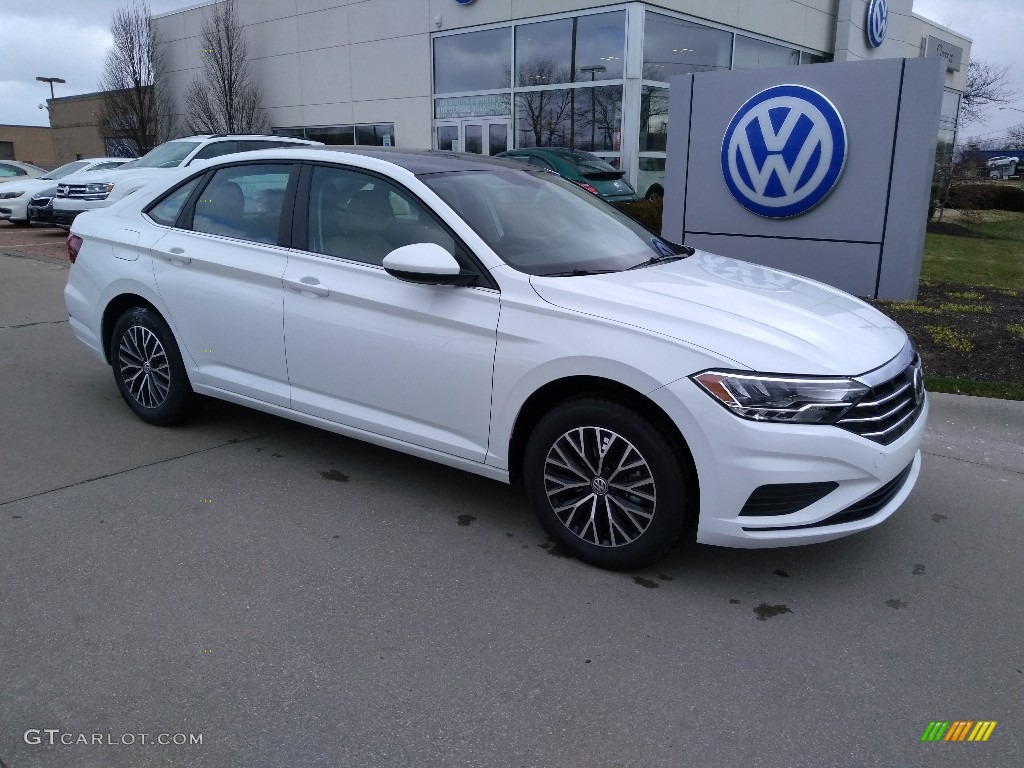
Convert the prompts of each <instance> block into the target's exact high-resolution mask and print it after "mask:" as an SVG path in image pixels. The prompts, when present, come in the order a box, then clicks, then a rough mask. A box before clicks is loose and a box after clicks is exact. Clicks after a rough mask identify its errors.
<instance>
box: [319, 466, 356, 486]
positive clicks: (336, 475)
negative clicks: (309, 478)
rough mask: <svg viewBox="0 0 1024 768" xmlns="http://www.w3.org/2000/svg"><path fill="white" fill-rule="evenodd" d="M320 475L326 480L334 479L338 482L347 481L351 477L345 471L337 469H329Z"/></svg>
mask: <svg viewBox="0 0 1024 768" xmlns="http://www.w3.org/2000/svg"><path fill="white" fill-rule="evenodd" d="M320 477H322V478H323V479H324V480H333V481H334V482H336V483H347V482H348V481H349V480H350V479H351V478H349V476H348V475H346V474H345V473H344V472H339V471H338V470H336V469H329V470H327V471H326V472H321V473H320Z"/></svg>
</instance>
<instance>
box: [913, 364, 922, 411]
mask: <svg viewBox="0 0 1024 768" xmlns="http://www.w3.org/2000/svg"><path fill="white" fill-rule="evenodd" d="M923 402H924V376H923V375H922V373H921V366H919V365H915V366H914V405H916V406H920V405H921V403H923Z"/></svg>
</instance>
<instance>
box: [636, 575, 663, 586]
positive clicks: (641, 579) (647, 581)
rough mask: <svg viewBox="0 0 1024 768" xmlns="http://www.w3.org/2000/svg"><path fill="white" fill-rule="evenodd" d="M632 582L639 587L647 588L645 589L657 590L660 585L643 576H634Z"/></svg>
mask: <svg viewBox="0 0 1024 768" xmlns="http://www.w3.org/2000/svg"><path fill="white" fill-rule="evenodd" d="M633 582H634V583H636V584H639V585H640V586H641V587H647V589H657V588H658V587H660V586H661V585H660V584H659V583H658V582H656V581H653V580H652V579H645V578H644V577H643V576H634V577H633Z"/></svg>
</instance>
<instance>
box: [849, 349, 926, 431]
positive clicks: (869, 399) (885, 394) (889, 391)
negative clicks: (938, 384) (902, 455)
mask: <svg viewBox="0 0 1024 768" xmlns="http://www.w3.org/2000/svg"><path fill="white" fill-rule="evenodd" d="M923 382H924V372H923V371H922V370H921V358H920V356H918V355H916V354H915V355H914V360H913V362H911V363H910V365H908V366H907V367H906V368H904V369H903V371H901V372H900V373H898V374H896V375H895V376H893V377H892V378H891V379H889V380H888V381H885V382H882V383H881V384H878V385H877V386H875V387H872V388H871V389H869V390H868V391H867V392H866V393H865V394H864V396H863V397H862V398H861V399H860V400H858V401H857V403H856V404H855V405H854V406H853V407H852V408H850V410H848V411H847V412H846V414H845V415H844V416H843V417H842V418H841V419H839V421H837V422H836V426H837V427H840V428H841V429H845V430H847V431H849V432H853V433H854V434H857V435H860V436H861V437H866V438H867V439H868V440H873V441H874V442H876V443H881V444H882V445H889V444H890V443H892V442H894V441H895V440H897V439H899V438H900V437H901V436H902V435H904V434H906V432H907V430H909V429H910V428H911V427H912V426H914V422H916V421H917V418H918V416H920V415H921V411H922V410H923V409H924V383H923Z"/></svg>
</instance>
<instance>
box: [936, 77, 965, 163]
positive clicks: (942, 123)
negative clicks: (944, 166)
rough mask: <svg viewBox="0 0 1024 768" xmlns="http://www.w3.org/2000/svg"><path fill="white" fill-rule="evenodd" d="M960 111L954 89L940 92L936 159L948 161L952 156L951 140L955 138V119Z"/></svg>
mask: <svg viewBox="0 0 1024 768" xmlns="http://www.w3.org/2000/svg"><path fill="white" fill-rule="evenodd" d="M959 112H960V94H959V93H957V92H956V91H950V90H944V91H943V92H942V110H941V111H940V112H939V143H938V148H937V150H936V160H937V161H938V162H939V163H946V162H949V159H950V158H951V157H952V156H953V142H954V141H955V140H956V119H957V115H958V114H959Z"/></svg>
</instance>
